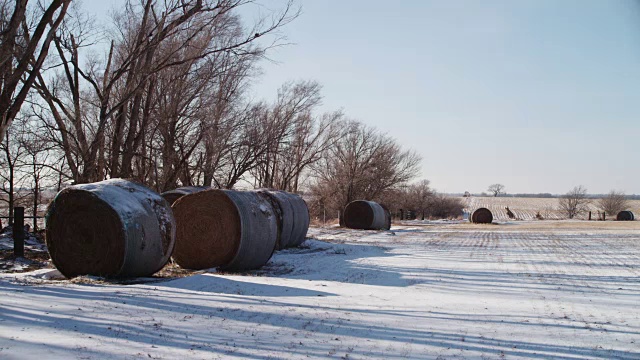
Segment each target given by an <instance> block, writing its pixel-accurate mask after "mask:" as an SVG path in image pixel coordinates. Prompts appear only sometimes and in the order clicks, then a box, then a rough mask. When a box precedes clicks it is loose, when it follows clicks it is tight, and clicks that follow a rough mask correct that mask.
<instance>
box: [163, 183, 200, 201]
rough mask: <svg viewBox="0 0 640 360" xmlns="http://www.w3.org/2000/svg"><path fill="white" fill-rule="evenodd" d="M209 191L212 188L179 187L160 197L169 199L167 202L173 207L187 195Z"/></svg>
mask: <svg viewBox="0 0 640 360" xmlns="http://www.w3.org/2000/svg"><path fill="white" fill-rule="evenodd" d="M207 189H210V187H208V186H183V187H179V188H177V189H173V190H169V191H165V192H163V193H162V194H160V195H162V197H163V198H165V199H167V201H168V202H169V204H170V205H173V203H174V202H176V200H178V199H180V198H181V197H183V196H185V195H188V194H193V193H195V192H198V191H202V190H207Z"/></svg>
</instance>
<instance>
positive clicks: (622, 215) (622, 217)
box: [616, 210, 635, 221]
mask: <svg viewBox="0 0 640 360" xmlns="http://www.w3.org/2000/svg"><path fill="white" fill-rule="evenodd" d="M634 219H635V217H634V215H633V213H632V212H631V211H628V210H623V211H620V212H619V213H618V216H617V217H616V220H618V221H633V220H634Z"/></svg>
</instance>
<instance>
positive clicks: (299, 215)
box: [257, 189, 309, 250]
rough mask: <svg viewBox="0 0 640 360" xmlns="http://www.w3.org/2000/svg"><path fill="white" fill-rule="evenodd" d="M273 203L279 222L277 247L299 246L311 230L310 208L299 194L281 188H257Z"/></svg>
mask: <svg viewBox="0 0 640 360" xmlns="http://www.w3.org/2000/svg"><path fill="white" fill-rule="evenodd" d="M257 193H258V194H260V195H262V196H263V197H264V198H265V199H266V200H267V201H269V202H270V203H271V206H272V207H273V210H274V212H275V215H276V220H277V224H278V239H277V241H276V249H278V250H279V249H284V248H288V247H294V246H299V245H300V244H302V243H303V242H304V240H305V238H306V236H307V231H308V230H309V209H308V208H307V203H306V202H305V201H304V200H303V199H302V198H301V197H300V196H298V195H296V194H292V193H288V192H285V191H279V190H266V189H260V190H257Z"/></svg>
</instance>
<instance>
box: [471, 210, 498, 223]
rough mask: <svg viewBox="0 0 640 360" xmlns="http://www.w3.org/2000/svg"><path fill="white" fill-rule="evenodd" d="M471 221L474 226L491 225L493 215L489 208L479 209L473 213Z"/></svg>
mask: <svg viewBox="0 0 640 360" xmlns="http://www.w3.org/2000/svg"><path fill="white" fill-rule="evenodd" d="M469 219H470V221H471V222H472V223H474V224H491V222H492V221H493V214H492V213H491V211H490V210H489V209H487V208H478V209H475V210H474V211H473V213H471V216H470V217H469Z"/></svg>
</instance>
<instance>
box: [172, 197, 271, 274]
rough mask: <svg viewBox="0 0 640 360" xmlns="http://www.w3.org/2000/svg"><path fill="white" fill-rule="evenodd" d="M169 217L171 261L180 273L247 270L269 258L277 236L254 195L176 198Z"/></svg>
mask: <svg viewBox="0 0 640 360" xmlns="http://www.w3.org/2000/svg"><path fill="white" fill-rule="evenodd" d="M173 213H174V216H175V218H176V249H175V251H174V253H173V259H174V260H175V261H176V263H178V265H180V266H181V267H183V268H186V269H207V268H212V267H220V268H222V269H225V270H232V271H238V270H251V269H257V268H259V267H261V266H263V265H264V264H266V263H267V262H268V261H269V259H270V258H271V254H272V253H273V250H274V248H275V244H276V239H277V237H278V226H277V223H276V215H275V214H274V210H273V208H272V207H271V204H270V203H269V202H267V201H266V200H265V199H264V197H262V196H261V195H258V194H257V193H255V192H250V191H233V190H217V189H210V190H204V191H199V192H196V193H193V194H189V195H185V196H183V197H181V198H180V199H178V201H176V202H175V203H174V204H173Z"/></svg>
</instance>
